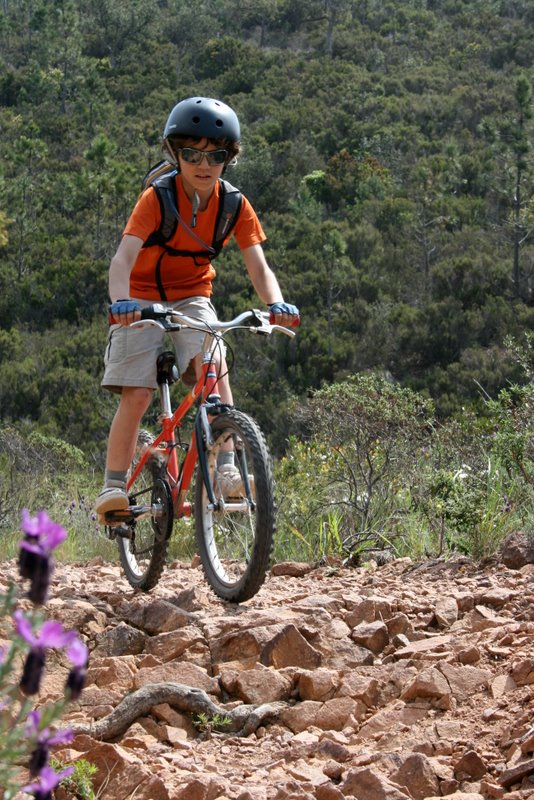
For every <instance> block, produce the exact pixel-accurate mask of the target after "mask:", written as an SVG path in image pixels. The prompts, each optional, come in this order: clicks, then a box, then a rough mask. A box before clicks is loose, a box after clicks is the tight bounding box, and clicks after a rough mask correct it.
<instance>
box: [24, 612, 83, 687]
mask: <svg viewBox="0 0 534 800" xmlns="http://www.w3.org/2000/svg"><path fill="white" fill-rule="evenodd" d="M13 617H14V620H15V629H16V631H17V633H18V635H19V636H20V637H21V639H24V641H25V642H26V643H27V644H29V645H30V652H29V653H28V655H27V657H26V661H25V663H24V668H23V670H22V676H21V679H20V683H19V686H20V689H21V691H23V692H24V694H26V695H32V694H37V692H38V691H39V687H40V685H41V678H42V675H43V670H44V665H45V648H46V647H66V646H68V645H70V644H71V642H72V640H73V638H74V637H75V634H73V633H70V632H65V631H64V630H63V626H62V625H61V623H60V622H54V621H53V620H49V621H47V622H45V623H43V625H42V626H41V630H40V631H39V633H38V634H37V635H35V634H34V632H33V629H32V626H31V623H30V621H29V620H28V619H27V618H26V617H25V616H24V614H23V613H22V611H15V613H14V615H13Z"/></svg>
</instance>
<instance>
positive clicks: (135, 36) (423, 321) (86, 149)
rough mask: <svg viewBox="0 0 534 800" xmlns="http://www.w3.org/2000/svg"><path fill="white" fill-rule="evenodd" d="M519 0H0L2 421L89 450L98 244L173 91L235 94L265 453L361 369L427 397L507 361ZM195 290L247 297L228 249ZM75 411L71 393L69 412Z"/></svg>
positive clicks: (512, 310)
mask: <svg viewBox="0 0 534 800" xmlns="http://www.w3.org/2000/svg"><path fill="white" fill-rule="evenodd" d="M533 14H534V12H533V10H532V5H531V4H530V3H528V2H526V0H518V2H514V3H507V2H501V0H498V1H497V0H490V1H489V2H488V1H487V0H484V1H482V0H469V1H467V0H446V1H445V0H444V1H443V2H441V1H438V0H434V1H433V0H426V1H424V0H406V1H405V2H391V1H390V2H387V1H384V2H382V0H366V2H349V0H326V1H325V2H319V0H297V2H295V0H291V1H290V0H262V1H261V2H253V3H252V2H250V3H247V2H245V3H243V2H237V0H219V1H218V2H216V3H215V2H211V1H210V2H199V3H196V4H195V5H194V7H192V6H190V5H189V4H187V3H185V2H183V0H163V1H162V2H156V0H114V1H113V2H111V0H89V2H84V3H81V2H79V0H57V2H56V1H55V2H52V3H50V2H44V0H39V1H38V2H32V3H27V2H21V3H9V2H6V3H4V4H3V5H2V8H1V10H0V129H1V131H2V136H1V137H0V139H1V141H0V163H1V167H0V247H1V256H2V258H1V265H0V424H1V423H4V424H7V423H8V422H10V421H17V424H18V425H19V426H20V425H22V424H23V422H22V421H24V423H25V424H31V426H32V428H33V429H38V430H40V431H42V432H43V433H45V434H47V435H54V436H59V437H60V438H63V439H65V440H67V441H68V442H70V443H71V444H75V445H77V446H79V447H81V448H82V449H83V450H85V451H86V452H89V453H91V457H92V458H93V459H96V460H97V461H98V460H101V458H102V450H103V447H104V443H105V438H106V435H107V430H108V425H109V421H110V417H111V415H112V413H113V409H114V400H113V399H111V398H109V397H107V396H105V395H104V393H103V392H101V390H100V388H99V379H100V375H101V370H102V361H101V359H102V351H103V347H104V342H105V328H106V322H105V306H106V293H107V284H106V274H107V267H108V263H109V259H110V256H111V255H112V253H113V252H114V249H115V247H116V245H117V242H118V240H119V237H120V234H121V231H122V228H123V225H124V223H125V221H126V219H127V216H128V214H129V211H130V209H131V207H132V205H133V202H134V200H135V198H136V196H137V193H138V191H139V186H140V181H141V177H142V175H143V174H144V172H145V171H146V169H147V168H148V166H149V165H150V164H152V163H153V162H155V161H157V160H158V159H159V157H160V148H159V141H160V137H161V132H162V129H163V125H164V122H165V119H166V117H167V114H168V112H169V110H170V108H172V106H173V105H174V104H175V102H177V101H178V100H179V99H181V98H183V97H185V96H190V95H192V94H200V95H208V96H217V97H220V98H222V99H224V100H225V101H227V102H228V103H230V104H231V105H232V106H234V107H235V109H236V111H237V112H238V114H239V116H240V119H241V122H242V129H243V147H244V153H243V157H242V159H241V161H240V164H239V165H238V166H237V167H236V168H235V170H234V171H233V172H232V173H231V175H230V178H231V180H232V181H233V182H234V183H237V184H238V185H239V186H240V187H241V188H242V189H243V190H244V191H245V193H246V194H247V195H248V196H249V198H250V199H251V201H252V202H253V204H254V205H255V207H256V208H257V210H258V212H259V213H260V216H261V219H262V223H263V225H264V227H265V229H266V231H267V234H268V237H269V238H268V246H267V254H268V257H269V260H270V262H271V264H272V266H273V267H274V269H275V270H276V272H277V274H278V276H279V278H280V282H281V284H282V286H283V288H284V292H285V295H286V298H287V299H289V300H290V301H292V302H295V303H297V304H298V305H299V307H300V308H301V309H302V312H303V326H302V329H301V331H300V333H299V336H298V338H297V340H296V342H295V343H294V344H292V345H290V346H288V345H287V344H286V343H281V342H280V343H278V344H277V345H276V347H273V349H269V351H268V353H267V354H265V352H263V353H262V354H261V360H262V369H261V370H258V368H257V366H256V365H255V364H254V358H255V351H254V350H253V349H252V345H248V344H247V345H245V346H243V347H241V344H240V345H239V350H240V358H239V363H238V366H237V367H236V370H235V372H234V376H233V381H234V386H235V387H236V394H237V395H238V396H239V397H241V398H243V401H244V402H245V403H246V404H248V407H249V410H251V411H252V412H253V413H255V414H256V415H257V416H258V417H259V419H260V421H261V422H262V423H263V424H264V425H265V426H266V427H267V429H268V433H269V434H270V436H271V438H272V440H273V441H274V442H275V443H276V448H277V449H278V450H281V449H283V446H284V439H283V428H284V421H283V420H284V418H285V414H286V408H287V403H288V402H289V400H290V398H292V397H297V398H302V397H304V396H305V395H306V394H307V393H308V392H309V391H310V389H313V388H314V387H318V386H320V385H322V384H324V383H330V382H332V381H336V380H341V379H343V378H344V377H345V376H346V375H349V374H353V373H358V372H362V371H366V370H379V371H381V372H383V373H385V374H388V375H390V376H391V377H392V378H393V379H394V380H396V381H399V382H400V383H402V384H403V385H406V386H410V387H411V388H413V389H416V390H418V391H421V392H423V393H424V394H426V395H430V396H432V397H433V398H434V399H435V401H436V403H437V407H438V412H439V413H440V414H441V415H445V416H446V415H449V414H451V413H454V412H455V411H457V410H458V409H459V408H461V407H466V406H468V407H470V406H471V407H475V408H479V407H480V402H481V397H482V396H484V393H487V394H488V395H490V396H495V394H496V393H497V392H498V390H499V389H500V388H502V387H503V386H504V385H506V384H507V382H508V381H510V380H517V379H519V373H518V372H517V369H516V366H515V364H514V362H513V360H512V359H510V355H509V352H508V351H507V349H506V347H505V346H504V342H505V339H506V337H507V336H509V335H511V336H513V337H516V338H520V337H521V336H522V334H523V333H524V332H525V331H528V330H532V329H533V327H534V326H533V320H534V312H533V305H532V300H533V273H532V261H533V258H532V257H533V252H534V251H533V249H532V248H533V244H532V237H531V231H532V226H533V216H532V185H533V184H532V181H533V170H534V167H533V163H534V162H533V159H532V144H533V142H532V135H533V118H532V91H531V89H532V58H531V56H532V51H533V47H534V41H533V40H534V35H533V31H534V24H533V23H534V17H533ZM217 269H218V281H217V285H216V298H215V300H216V305H217V307H218V309H219V312H220V314H221V315H230V314H233V313H234V312H235V311H238V310H241V309H242V308H243V307H246V306H248V305H251V304H252V305H256V304H257V299H255V298H254V297H253V296H252V293H251V290H250V287H249V285H248V282H247V280H246V278H245V276H244V270H243V267H242V265H241V262H240V259H239V255H238V252H237V251H236V250H235V249H234V248H230V249H229V251H228V252H226V253H225V254H224V255H223V256H221V258H220V259H219V261H218V262H217ZM72 409H75V412H73V410H72Z"/></svg>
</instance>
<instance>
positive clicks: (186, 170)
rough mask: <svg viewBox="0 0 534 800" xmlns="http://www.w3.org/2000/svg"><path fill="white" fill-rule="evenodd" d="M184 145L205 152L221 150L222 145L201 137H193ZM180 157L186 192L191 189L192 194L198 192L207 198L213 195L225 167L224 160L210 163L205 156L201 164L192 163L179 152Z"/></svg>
mask: <svg viewBox="0 0 534 800" xmlns="http://www.w3.org/2000/svg"><path fill="white" fill-rule="evenodd" d="M183 147H187V148H191V149H192V150H195V151H197V152H198V151H202V152H205V153H211V152H215V151H220V150H221V148H220V147H217V145H215V144H212V143H210V142H209V141H208V140H207V139H200V141H199V140H198V139H191V140H188V141H186V142H185V143H184V145H183ZM178 158H179V163H180V172H181V175H182V180H183V183H184V187H185V190H186V192H187V191H188V189H189V190H190V192H191V195H192V194H193V193H194V192H198V194H199V196H200V197H201V198H205V199H207V198H208V197H209V196H210V195H211V193H212V191H213V188H214V186H215V184H216V183H217V181H218V179H219V178H220V177H221V174H222V171H223V169H224V161H223V163H222V164H214V165H210V164H208V160H207V158H206V157H203V158H202V161H201V162H200V163H199V164H191V163H189V162H188V161H186V160H185V158H184V157H183V156H182V153H179V155H178ZM188 193H189V192H188Z"/></svg>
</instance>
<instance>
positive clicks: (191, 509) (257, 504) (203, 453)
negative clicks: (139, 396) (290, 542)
mask: <svg viewBox="0 0 534 800" xmlns="http://www.w3.org/2000/svg"><path fill="white" fill-rule="evenodd" d="M147 324H148V325H157V326H158V327H160V328H161V329H162V330H164V331H167V332H169V333H170V332H173V331H179V330H181V329H182V328H184V327H185V328H193V329H195V330H202V331H205V333H206V335H205V338H204V345H203V349H202V373H201V375H200V377H199V378H198V380H197V381H196V383H195V384H194V386H193V387H192V388H191V389H190V391H188V393H187V395H186V396H185V398H184V399H183V400H182V402H181V403H180V405H179V406H178V408H176V410H174V411H173V409H172V404H171V393H170V386H171V385H172V384H173V383H175V382H176V381H177V380H179V379H180V376H179V374H178V370H177V367H176V364H175V354H174V352H171V351H165V352H163V353H160V354H159V355H158V357H157V382H158V387H159V400H160V404H161V413H160V416H159V423H160V425H161V430H160V431H159V433H157V435H152V434H150V433H148V432H147V431H144V430H143V431H140V433H139V437H138V442H137V449H136V456H135V458H134V461H133V463H132V467H131V470H130V473H129V477H128V481H127V493H128V497H129V507H128V508H126V509H124V510H121V511H114V512H108V514H107V515H106V518H105V522H106V530H107V533H108V536H109V538H111V539H114V540H116V541H117V544H118V549H119V556H120V561H121V564H122V567H123V570H124V573H125V575H126V578H127V580H128V582H129V583H130V585H131V586H133V587H134V588H137V589H142V590H144V591H148V590H150V589H152V588H153V587H154V586H155V585H156V584H157V582H158V581H159V579H160V577H161V575H162V573H163V570H164V567H165V562H166V556H167V548H168V544H169V540H170V537H171V534H172V531H173V523H174V520H175V519H179V518H182V517H190V516H194V519H195V537H196V542H197V547H198V551H199V556H200V560H201V563H202V568H203V571H204V575H205V577H206V579H207V582H208V583H209V585H210V586H211V588H212V590H213V591H214V592H215V594H217V595H218V596H219V597H221V598H223V599H225V600H228V601H231V602H236V603H238V602H242V601H244V600H248V599H249V598H251V597H252V596H253V595H254V594H256V592H257V591H258V589H259V588H260V586H261V585H262V584H263V582H264V580H265V576H266V573H267V570H268V568H269V562H270V558H271V552H272V546H273V537H274V529H275V501H274V487H273V472H272V462H271V457H270V454H269V450H268V447H267V444H266V442H265V437H264V435H263V433H262V431H261V430H260V428H259V426H258V425H257V423H256V422H255V421H254V420H253V419H252V418H251V417H250V416H249V415H248V414H245V413H243V412H242V411H239V410H237V409H236V408H234V407H233V406H228V405H225V404H223V403H221V399H220V396H219V395H218V394H217V380H218V378H219V372H220V364H221V357H220V353H221V347H222V342H223V339H224V335H225V334H226V333H227V332H229V331H235V330H238V329H241V330H247V331H249V332H251V333H256V334H260V335H264V336H268V335H270V334H271V333H273V332H274V331H280V332H282V333H285V334H286V335H288V336H294V335H295V334H294V332H293V331H291V330H289V329H288V328H284V327H282V326H280V325H272V324H271V323H270V322H269V314H268V313H267V312H262V311H259V310H257V309H253V310H250V311H245V312H243V313H242V314H239V316H237V317H236V318H235V319H233V320H231V321H229V322H210V323H207V322H204V321H199V320H195V319H192V318H191V317H187V316H185V315H184V314H181V313H179V312H176V311H174V309H172V308H166V307H165V306H163V305H160V304H155V305H152V306H149V307H148V308H145V309H143V311H142V316H141V320H140V321H138V322H134V323H132V327H135V326H139V325H147ZM193 406H194V407H195V409H196V410H195V411H194V418H193V420H192V433H191V436H190V437H189V438H188V440H187V441H183V440H182V437H181V435H180V434H181V428H182V423H183V422H184V420H185V419H186V418H188V419H191V417H192V416H193V414H192V409H193ZM189 412H191V414H190V413H189ZM229 449H230V450H232V449H233V451H234V460H235V465H236V466H237V468H238V470H239V475H240V482H241V485H240V487H239V489H238V490H236V491H234V492H233V496H231V497H228V496H227V497H225V496H224V491H223V487H222V485H221V484H222V481H221V479H220V476H219V473H218V470H217V457H218V454H219V453H220V452H222V451H228V450H229ZM193 485H194V491H193Z"/></svg>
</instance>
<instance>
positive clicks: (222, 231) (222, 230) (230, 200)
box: [212, 178, 243, 258]
mask: <svg viewBox="0 0 534 800" xmlns="http://www.w3.org/2000/svg"><path fill="white" fill-rule="evenodd" d="M242 203H243V195H242V194H241V192H240V191H239V189H236V188H235V186H232V184H231V183H229V182H228V181H225V180H223V179H222V178H219V210H218V212H217V219H216V222H215V230H214V233H213V242H212V247H213V249H214V250H215V255H214V258H216V257H217V256H218V255H219V253H220V252H221V250H222V248H223V243H224V240H225V239H226V238H227V237H228V236H229V235H230V233H231V232H232V230H233V229H234V226H235V224H236V222H237V219H238V217H239V212H240V211H241V205H242Z"/></svg>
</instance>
